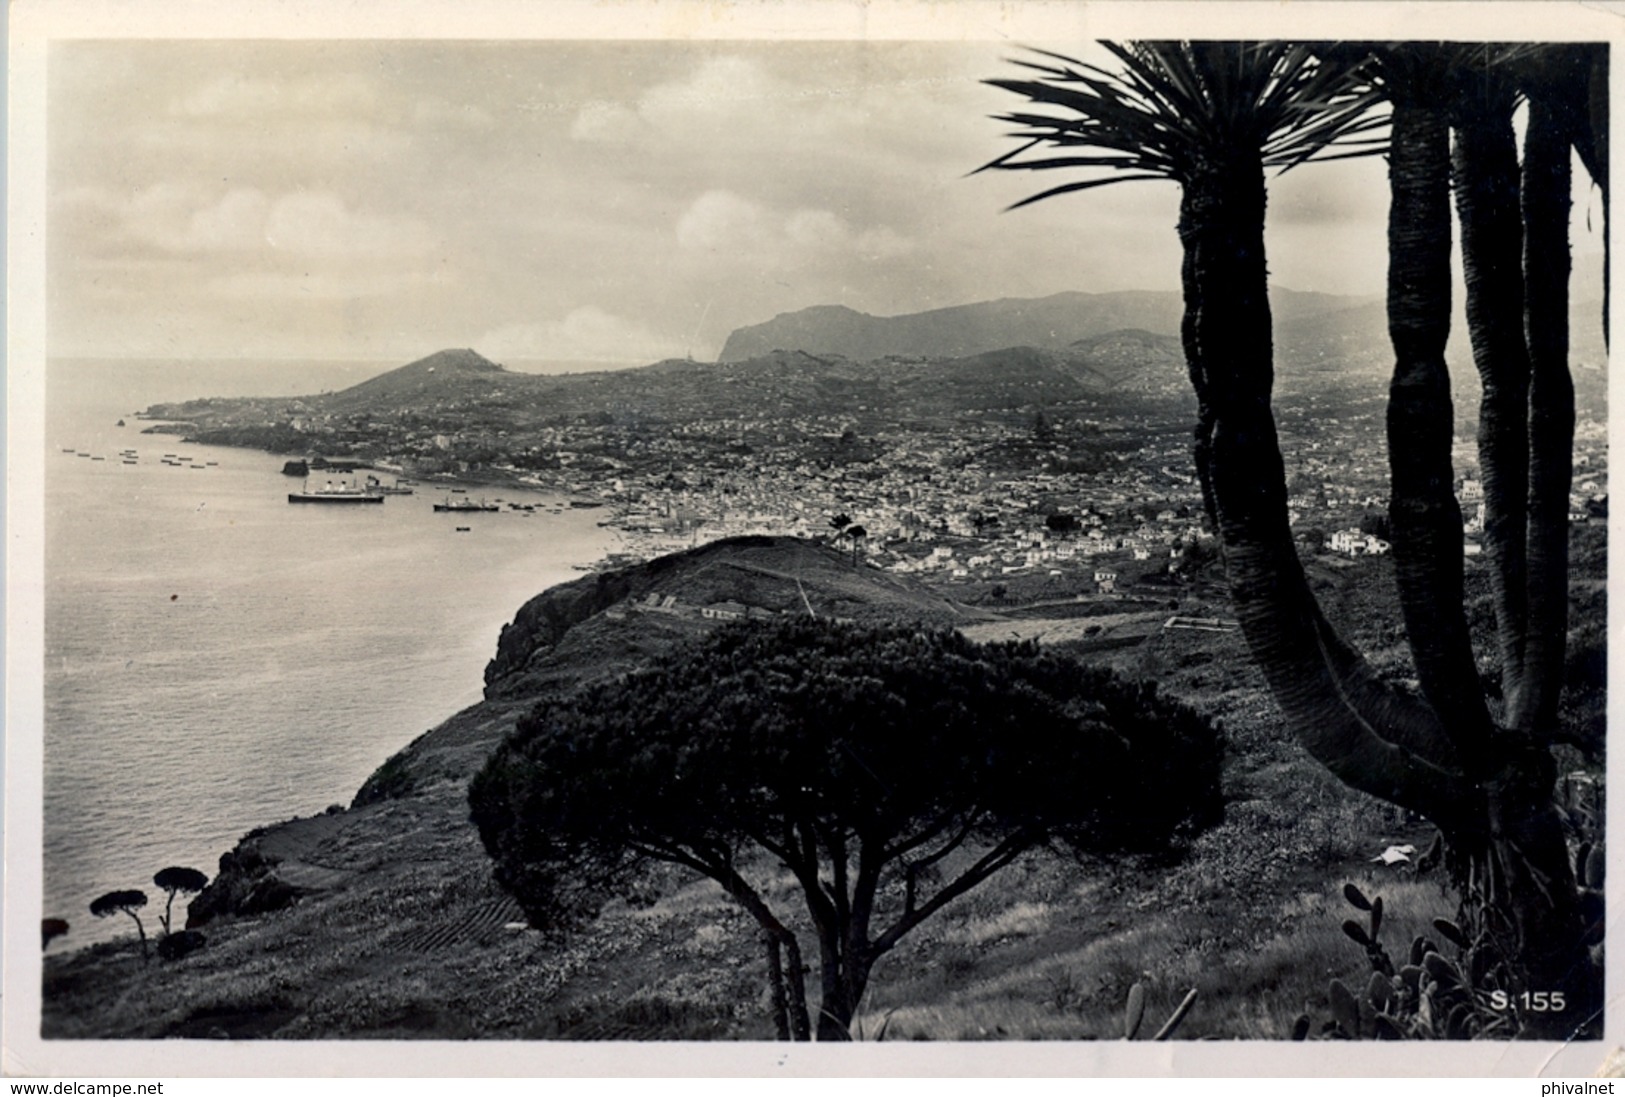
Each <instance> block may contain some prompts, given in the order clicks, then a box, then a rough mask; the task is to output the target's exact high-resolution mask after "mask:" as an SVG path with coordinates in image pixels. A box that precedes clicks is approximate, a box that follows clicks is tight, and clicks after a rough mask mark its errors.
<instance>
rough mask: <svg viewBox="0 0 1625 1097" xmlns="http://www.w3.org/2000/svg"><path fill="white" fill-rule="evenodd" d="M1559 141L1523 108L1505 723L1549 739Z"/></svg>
mask: <svg viewBox="0 0 1625 1097" xmlns="http://www.w3.org/2000/svg"><path fill="white" fill-rule="evenodd" d="M1570 176H1571V172H1570V168H1569V134H1568V133H1567V131H1566V126H1565V125H1564V122H1563V119H1562V116H1561V114H1560V113H1559V111H1558V110H1557V109H1556V107H1555V105H1554V104H1553V103H1551V102H1550V101H1549V100H1548V99H1546V98H1545V97H1541V96H1536V97H1532V98H1531V100H1530V103H1529V122H1528V128H1527V129H1526V131H1525V136H1524V165H1523V189H1522V195H1523V216H1524V274H1525V316H1524V331H1525V337H1526V339H1527V342H1528V346H1529V362H1530V379H1529V507H1528V516H1529V517H1528V521H1529V527H1528V544H1529V580H1528V594H1527V602H1528V607H1529V620H1528V627H1527V632H1526V637H1525V648H1524V661H1525V668H1524V675H1523V682H1522V685H1523V688H1522V689H1521V690H1520V691H1519V692H1518V694H1517V696H1515V697H1513V698H1511V699H1510V700H1511V703H1510V711H1509V713H1508V721H1507V722H1508V723H1509V724H1510V725H1511V726H1512V727H1515V728H1517V729H1519V730H1520V731H1523V732H1525V733H1531V734H1534V733H1538V734H1541V736H1542V738H1549V733H1550V730H1551V727H1552V724H1553V723H1554V722H1555V721H1556V719H1557V701H1558V695H1559V694H1560V692H1561V691H1562V688H1563V657H1564V654H1565V651H1566V645H1567V639H1568V578H1569V519H1568V509H1569V507H1568V503H1569V488H1570V486H1571V484H1572V482H1573V474H1574V467H1573V454H1574V383H1573V380H1572V379H1571V378H1570V376H1569V294H1568V286H1569V236H1568V230H1569V188H1570V185H1571V183H1572V180H1571V178H1570Z"/></svg>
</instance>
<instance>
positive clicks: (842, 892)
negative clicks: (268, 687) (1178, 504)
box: [469, 617, 1221, 1040]
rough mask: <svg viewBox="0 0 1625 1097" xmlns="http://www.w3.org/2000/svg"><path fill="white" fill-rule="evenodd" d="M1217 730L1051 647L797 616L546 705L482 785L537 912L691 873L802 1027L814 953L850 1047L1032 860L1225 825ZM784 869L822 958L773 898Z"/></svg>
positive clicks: (1150, 846)
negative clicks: (895, 975)
mask: <svg viewBox="0 0 1625 1097" xmlns="http://www.w3.org/2000/svg"><path fill="white" fill-rule="evenodd" d="M1220 743H1221V740H1220V737H1219V735H1218V734H1217V733H1216V732H1215V730H1214V729H1213V727H1212V725H1211V724H1210V723H1209V722H1208V721H1206V720H1204V719H1203V718H1202V717H1200V716H1199V715H1198V714H1197V713H1195V712H1194V711H1193V710H1191V709H1190V708H1189V707H1187V706H1185V705H1181V704H1179V703H1178V702H1172V701H1168V700H1166V699H1163V698H1160V697H1158V695H1157V693H1156V689H1155V687H1154V686H1152V685H1149V684H1147V683H1137V684H1130V683H1126V682H1124V681H1122V680H1121V679H1119V678H1117V677H1116V676H1115V675H1113V674H1112V673H1111V672H1109V671H1103V670H1082V669H1080V668H1079V667H1078V666H1077V665H1076V664H1075V663H1073V662H1072V661H1070V660H1066V659H1061V658H1057V657H1055V656H1053V655H1046V654H1042V653H1040V652H1039V651H1038V649H1037V646H1036V645H1010V644H1004V645H996V646H988V647H982V646H979V645H976V644H973V643H971V642H969V641H967V640H965V639H964V638H963V637H962V636H960V635H959V634H957V633H954V632H949V631H942V632H922V631H919V630H917V629H908V628H899V627H896V626H892V627H887V628H878V629H877V628H861V627H858V626H843V625H838V624H831V623H826V622H821V621H818V620H815V619H809V618H799V617H792V618H789V619H787V620H781V621H778V622H768V623H757V624H753V623H747V622H741V623H738V624H734V625H730V626H728V627H726V628H724V629H722V630H720V631H719V632H717V633H716V634H714V635H713V636H710V637H708V638H707V639H706V640H705V641H703V642H702V643H700V644H697V645H694V646H692V647H688V648H685V649H683V650H681V651H680V652H678V653H676V654H674V655H673V656H670V657H668V658H665V659H661V660H658V661H657V662H656V663H655V665H654V666H653V667H651V668H649V669H648V670H643V671H638V672H635V673H633V674H631V675H628V676H626V677H624V678H620V679H617V680H614V681H611V682H607V683H604V684H601V685H598V686H595V687H592V688H589V689H586V690H583V691H582V692H580V693H579V694H577V695H573V696H566V697H562V698H558V699H553V700H549V701H544V702H543V703H542V704H541V705H540V706H538V707H537V708H536V710H535V711H533V712H532V713H530V714H528V715H527V716H526V717H524V718H523V719H522V720H520V722H519V727H518V731H517V732H516V734H515V735H514V736H513V737H512V738H511V739H510V740H509V741H508V742H507V743H505V744H504V745H503V746H502V748H501V749H500V750H498V751H497V752H496V754H495V755H494V756H493V757H492V758H491V760H490V762H489V763H488V764H487V765H486V766H485V768H484V769H483V770H482V771H481V772H480V773H479V775H478V776H477V777H476V778H475V779H474V783H473V786H472V787H471V789H470V793H469V798H470V802H471V803H472V805H473V812H474V821H475V823H476V824H477V825H478V827H479V829H480V836H481V838H482V839H483V841H484V844H485V848H486V850H487V851H488V852H489V853H490V854H491V856H492V857H493V858H494V859H495V861H496V871H497V879H498V881H499V882H500V883H501V884H502V885H503V886H504V887H505V888H506V889H508V890H509V891H510V892H512V893H513V894H514V896H515V897H516V898H518V899H519V901H520V904H521V905H522V906H523V907H524V908H525V912H526V913H527V915H529V917H530V920H531V923H532V924H533V925H536V926H538V927H541V928H553V929H560V928H566V927H569V926H571V925H580V924H581V923H583V922H587V921H590V920H591V919H592V918H594V917H596V916H597V914H598V912H599V911H600V910H602V908H603V906H604V904H605V903H606V902H608V901H609V900H610V899H612V898H631V899H633V900H634V901H636V900H637V899H639V898H643V899H645V900H646V899H647V898H648V897H649V889H650V876H649V873H648V872H647V869H648V867H649V866H651V865H654V864H663V865H674V866H678V867H680V868H684V869H688V870H689V871H690V872H692V873H694V874H697V875H699V876H703V877H706V878H709V879H711V880H713V881H715V882H716V883H717V884H718V885H719V886H720V887H721V888H722V890H723V891H724V892H725V893H726V894H727V895H728V896H729V897H730V898H732V899H733V900H734V901H735V902H736V903H738V905H739V906H740V908H741V909H742V910H744V911H745V912H746V913H747V914H749V915H750V917H751V919H752V920H753V921H754V922H755V928H756V930H757V936H758V937H759V939H760V940H761V941H762V942H763V944H764V946H765V950H766V958H767V963H766V971H767V981H766V985H767V987H768V989H769V991H770V993H771V995H772V1000H773V1003H774V1011H773V1012H774V1017H775V1028H776V1031H777V1032H778V1034H779V1036H780V1038H782V1039H789V1038H791V1037H794V1038H796V1039H802V1040H805V1039H809V1038H810V1037H811V1035H812V1031H813V1026H812V1025H810V1024H809V1010H808V1000H807V991H806V988H805V986H804V981H803V975H802V972H803V960H802V957H803V955H804V954H805V955H806V956H807V957H808V961H809V962H810V963H811V964H813V965H814V966H813V971H814V973H815V974H816V976H817V981H818V984H819V992H820V997H819V999H818V1002H817V1008H816V1011H815V1012H814V1013H813V1014H812V1016H815V1017H816V1018H817V1022H816V1030H817V1035H818V1038H819V1039H821V1040H831V1039H844V1038H846V1037H847V1035H848V1034H849V1032H850V1030H851V1026H852V1019H853V1017H854V1016H855V1015H856V1012H857V1010H858V1008H859V1007H860V1005H861V1003H862V1000H863V996H864V991H865V990H866V989H867V987H868V985H869V978H870V973H871V971H872V969H873V968H874V966H875V964H876V963H877V962H878V961H879V960H880V959H881V958H882V957H884V956H885V955H886V954H887V953H889V952H890V951H891V950H892V949H894V948H895V947H897V945H898V944H899V943H900V942H901V941H902V940H903V939H904V938H905V937H906V936H907V935H908V934H910V933H911V932H913V931H914V930H915V929H916V928H917V927H919V926H920V925H921V924H922V923H924V922H925V921H926V920H927V919H928V918H930V917H931V916H933V915H934V914H936V913H937V912H938V911H939V910H942V909H943V908H945V907H946V906H948V904H950V903H952V902H953V901H954V900H955V899H957V898H958V897H959V896H961V895H964V894H966V893H967V892H970V891H971V890H973V889H975V888H977V887H978V886H980V885H982V884H984V883H985V882H988V881H990V880H993V879H995V878H997V876H998V875H999V874H1000V873H1001V872H1002V870H1004V869H1005V868H1006V867H1008V866H1009V865H1011V864H1012V863H1013V862H1015V861H1017V860H1019V859H1021V858H1022V857H1024V856H1027V855H1028V854H1030V853H1033V852H1034V851H1036V850H1040V849H1045V848H1049V847H1052V846H1053V847H1057V848H1060V849H1066V850H1069V851H1071V852H1073V853H1074V854H1075V855H1082V854H1095V855H1105V854H1110V853H1129V852H1142V853H1149V852H1156V851H1159V850H1166V849H1167V847H1168V845H1169V842H1170V840H1171V839H1173V838H1174V837H1175V835H1176V833H1179V832H1194V831H1195V830H1198V829H1200V828H1202V827H1205V826H1207V825H1210V824H1212V823H1213V822H1214V821H1216V820H1217V818H1218V817H1219V815H1220V793H1219V759H1220ZM763 869H765V870H766V872H765V874H759V873H758V871H757V870H763ZM784 870H788V871H789V872H790V874H791V875H792V876H793V877H794V879H795V882H796V888H795V890H796V891H797V892H798V893H799V896H798V905H804V906H805V908H806V911H807V914H808V917H809V919H810V921H811V924H812V927H813V930H814V934H813V942H815V943H816V952H815V951H814V949H812V948H808V949H806V950H803V948H802V947H801V940H800V938H799V937H798V936H797V934H796V933H795V932H794V931H793V930H791V929H790V928H789V927H788V926H787V925H786V923H785V920H784V916H785V913H786V911H785V909H784V907H782V906H780V905H779V904H778V902H777V901H774V902H771V903H770V902H769V901H768V900H767V898H766V897H765V895H766V886H767V884H768V883H770V882H772V881H774V880H775V879H776V878H777V877H778V875H779V874H780V873H781V872H782V871H784ZM815 957H816V958H815Z"/></svg>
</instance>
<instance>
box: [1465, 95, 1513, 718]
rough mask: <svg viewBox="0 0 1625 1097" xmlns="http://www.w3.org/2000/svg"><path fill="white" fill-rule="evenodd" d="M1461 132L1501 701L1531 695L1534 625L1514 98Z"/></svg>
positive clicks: (1471, 108) (1498, 102) (1478, 112)
mask: <svg viewBox="0 0 1625 1097" xmlns="http://www.w3.org/2000/svg"><path fill="white" fill-rule="evenodd" d="M1478 86H1480V87H1485V88H1487V90H1486V92H1485V94H1484V95H1483V96H1482V97H1481V98H1476V97H1475V98H1473V99H1472V100H1471V101H1470V103H1469V104H1468V105H1467V107H1466V108H1464V109H1463V111H1462V116H1461V119H1460V121H1459V122H1458V125H1457V130H1456V148H1455V159H1454V163H1455V169H1456V180H1455V183H1456V212H1457V216H1458V217H1459V218H1460V219H1461V263H1462V272H1463V275H1464V278H1465V280H1466V283H1467V330H1468V334H1469V335H1470V336H1471V338H1472V344H1473V361H1474V363H1475V364H1476V365H1477V367H1478V373H1479V377H1480V379H1481V380H1482V382H1483V401H1482V403H1481V404H1480V408H1479V415H1478V462H1479V473H1480V476H1481V479H1482V480H1483V485H1484V549H1485V555H1486V556H1487V557H1488V558H1489V562H1490V567H1491V571H1490V575H1491V587H1492V590H1493V591H1494V598H1495V618H1496V630H1497V634H1498V638H1499V641H1500V650H1501V692H1502V694H1503V695H1504V696H1507V697H1514V696H1516V695H1517V694H1518V693H1519V692H1520V691H1521V690H1522V688H1523V676H1524V645H1525V643H1526V633H1525V626H1526V622H1527V619H1528V588H1527V582H1528V542H1527V523H1528V495H1529V354H1528V351H1527V349H1526V348H1525V345H1524V333H1523V304H1524V301H1523V298H1524V288H1523V254H1522V253H1523V239H1522V237H1523V225H1522V216H1521V213H1520V211H1519V208H1518V189H1519V188H1518V156H1517V147H1516V143H1515V139H1514V136H1513V132H1512V104H1513V100H1512V91H1511V87H1510V85H1509V84H1507V83H1506V82H1505V81H1504V80H1501V79H1499V78H1496V77H1494V76H1489V77H1486V79H1485V80H1484V81H1483V82H1480V83H1479V84H1478Z"/></svg>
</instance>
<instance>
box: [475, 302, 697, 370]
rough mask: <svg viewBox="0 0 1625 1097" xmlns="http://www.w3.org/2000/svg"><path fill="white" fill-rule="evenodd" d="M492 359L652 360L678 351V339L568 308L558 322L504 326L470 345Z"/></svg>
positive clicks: (590, 308) (599, 312)
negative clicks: (566, 312)
mask: <svg viewBox="0 0 1625 1097" xmlns="http://www.w3.org/2000/svg"><path fill="white" fill-rule="evenodd" d="M475 347H476V349H478V350H479V352H480V353H481V354H484V355H486V356H488V357H491V358H495V359H497V360H498V361H500V360H502V359H504V358H533V359H555V360H558V361H603V362H625V361H651V362H652V361H655V360H657V359H661V358H668V357H671V356H673V355H676V354H678V353H680V352H681V350H682V345H681V341H680V340H677V339H673V338H672V337H671V336H668V335H663V334H661V333H659V332H656V331H653V330H651V329H649V328H647V327H645V326H644V325H643V324H642V323H640V322H638V321H636V320H629V319H627V318H625V317H622V316H616V315H614V314H613V313H609V312H606V311H604V310H603V309H600V308H598V307H596V306H594V305H583V306H581V307H580V308H576V309H572V310H571V311H570V312H569V313H568V314H567V315H565V316H564V317H563V318H561V319H558V320H545V321H542V322H539V323H517V324H507V325H504V326H502V327H500V328H496V329H495V330H493V331H489V332H486V333H485V335H483V336H481V337H480V339H479V341H478V342H477V343H476V344H475Z"/></svg>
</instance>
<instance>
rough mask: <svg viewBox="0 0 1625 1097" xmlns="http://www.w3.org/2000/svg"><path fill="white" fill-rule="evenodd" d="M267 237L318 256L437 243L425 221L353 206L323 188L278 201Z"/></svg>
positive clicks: (380, 252) (402, 253)
mask: <svg viewBox="0 0 1625 1097" xmlns="http://www.w3.org/2000/svg"><path fill="white" fill-rule="evenodd" d="M265 239H266V242H267V243H268V244H270V245H271V246H272V247H273V248H276V249H278V250H280V251H288V252H293V253H295V254H298V255H313V256H354V257H368V258H371V257H379V258H387V257H407V256H416V255H423V254H425V253H427V252H428V251H430V250H431V249H432V248H433V246H434V239H433V237H432V235H431V234H430V233H429V231H428V228H427V226H425V225H424V224H422V223H421V222H419V221H415V220H412V219H410V218H404V217H389V216H384V215H380V214H374V213H368V212H365V211H361V210H352V209H350V208H349V207H348V206H347V205H346V204H345V202H344V200H343V199H341V198H340V197H339V196H338V195H336V194H332V193H328V192H324V191H299V192H295V193H293V194H288V195H284V196H283V197H281V198H279V199H277V201H276V202H275V204H273V205H272V207H271V209H270V212H269V214H268V215H267V217H266V221H265Z"/></svg>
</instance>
